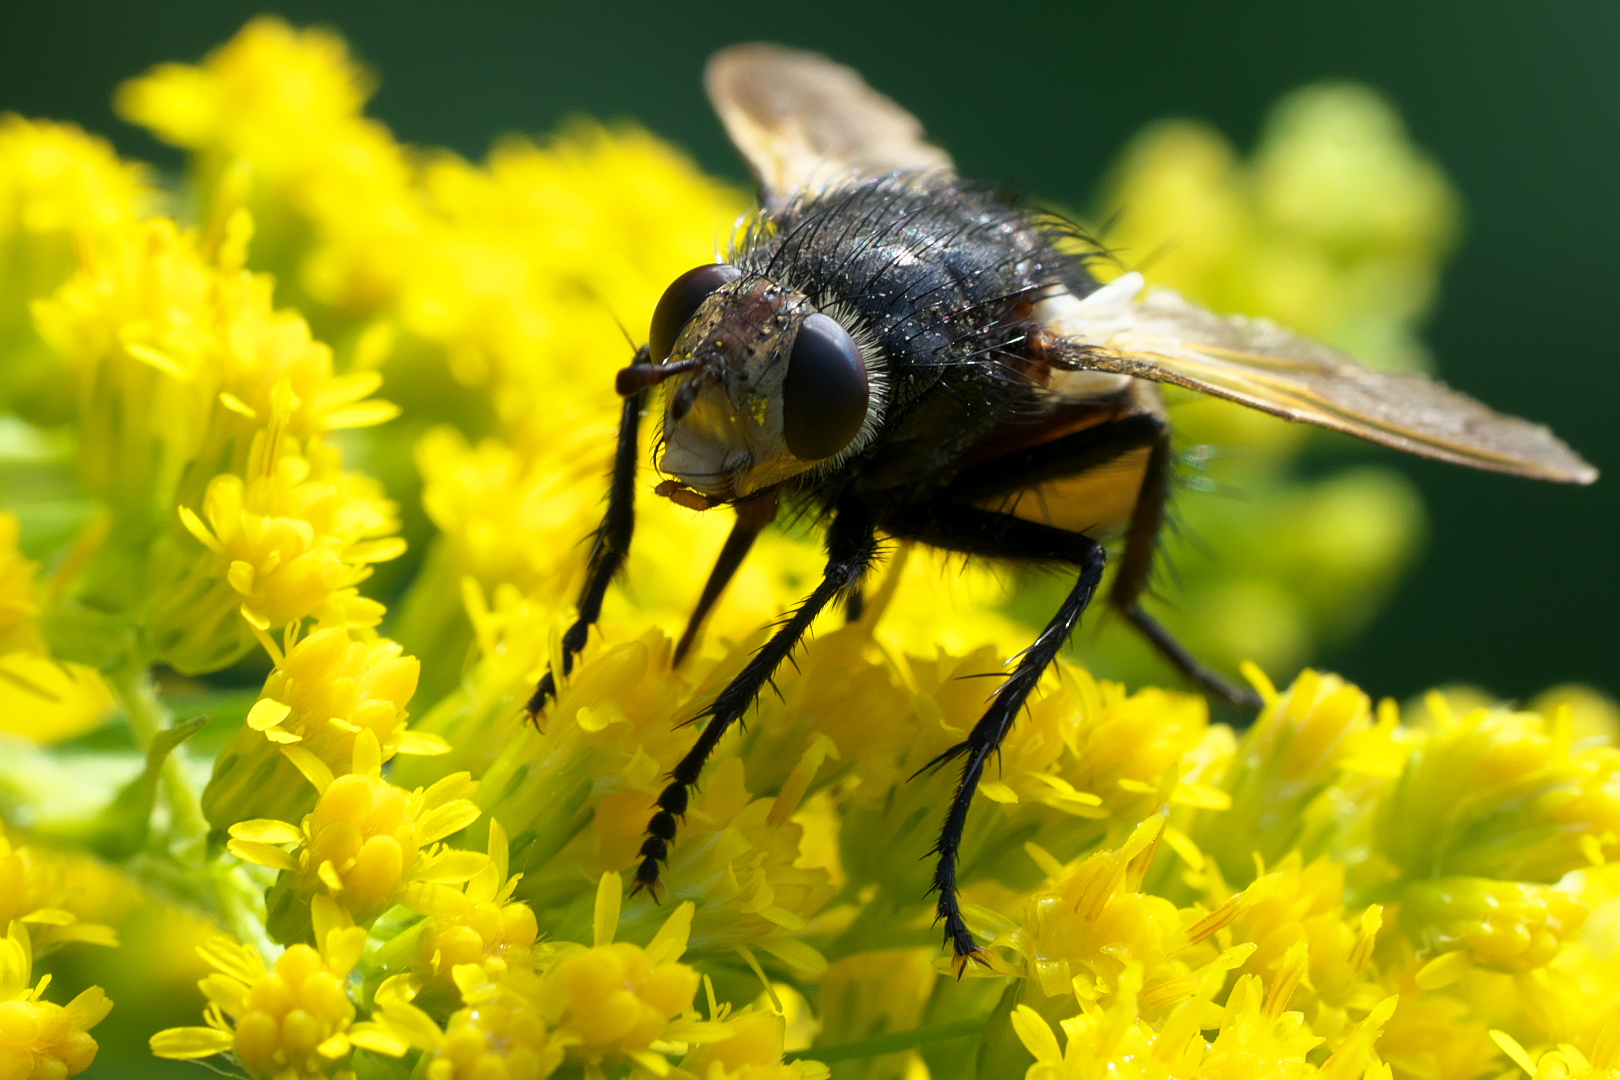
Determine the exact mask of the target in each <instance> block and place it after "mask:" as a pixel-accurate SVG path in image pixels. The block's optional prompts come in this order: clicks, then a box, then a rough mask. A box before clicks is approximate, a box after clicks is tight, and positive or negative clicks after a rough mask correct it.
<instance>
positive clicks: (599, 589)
mask: <svg viewBox="0 0 1620 1080" xmlns="http://www.w3.org/2000/svg"><path fill="white" fill-rule="evenodd" d="M646 360H647V347H646V346H645V345H643V346H642V347H641V351H640V352H638V353H637V354H636V361H637V363H645V362H646ZM646 401H647V391H646V390H644V389H643V390H639V391H637V392H635V393H632V394H628V395H626V396H625V399H624V408H623V410H622V411H621V412H620V413H619V444H618V448H617V449H616V450H615V452H614V455H613V480H612V483H611V484H610V485H609V487H608V499H607V512H606V513H605V514H604V515H603V516H602V527H601V528H599V529H597V530H596V537H595V538H594V540H593V541H592V543H591V559H590V563H589V564H588V566H587V568H586V571H585V587H584V589H582V590H581V591H580V594H579V618H577V619H575V620H574V625H572V626H570V627H569V628H568V631H567V632H566V633H565V634H563V639H562V673H563V674H564V675H568V674H569V673H570V672H572V671H573V670H574V658H575V657H576V656H578V655H579V653H580V650H581V649H583V648H585V642H586V640H587V639H589V637H590V633H591V627H592V626H593V625H595V623H596V620H597V619H598V618H600V617H601V614H602V599H603V597H605V596H606V595H607V590H608V585H609V584H611V583H612V581H613V578H614V575H616V574H617V573H618V572H619V569H620V568H621V567H622V566H624V559H625V556H626V555H628V554H629V553H630V538H631V536H632V535H634V533H635V531H636V506H635V501H636V433H637V431H638V430H639V429H640V427H641V410H642V408H643V406H644V405H645V404H646ZM556 698H557V673H556V672H554V671H547V672H546V673H545V675H543V676H542V677H541V679H540V684H539V685H538V686H536V687H535V688H534V696H532V697H530V698H529V704H528V706H527V711H528V714H529V716H530V718H531V719H532V718H533V717H535V716H536V715H538V714H539V713H540V711H541V710H542V709H544V708H545V707H546V702H547V701H555V700H556Z"/></svg>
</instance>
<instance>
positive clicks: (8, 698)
mask: <svg viewBox="0 0 1620 1080" xmlns="http://www.w3.org/2000/svg"><path fill="white" fill-rule="evenodd" d="M19 533H20V523H19V522H18V520H17V516H16V515H15V514H10V513H0V732H7V733H9V734H13V735H20V736H22V737H23V738H25V739H29V740H31V741H33V742H39V743H49V742H55V741H56V740H58V739H65V738H70V737H72V736H74V735H79V734H82V733H83V732H85V731H88V730H89V729H90V728H92V727H94V726H95V725H96V724H98V723H99V722H100V721H101V719H102V717H103V716H105V715H106V713H107V710H108V708H110V707H111V705H112V694H111V692H109V691H108V689H107V685H106V683H104V682H103V681H102V679H101V675H100V674H99V673H98V672H97V671H96V670H95V668H92V667H90V666H88V665H86V664H75V663H70V662H64V661H61V660H57V659H55V658H53V657H52V656H51V655H50V649H49V648H48V647H47V645H46V644H45V640H44V638H43V637H42V636H41V635H40V632H39V627H38V624H37V618H36V617H37V616H38V615H39V612H40V597H39V590H38V588H37V587H36V585H35V583H34V573H35V571H36V569H37V567H36V566H35V564H34V563H33V562H32V561H30V560H28V559H25V558H24V557H23V555H22V553H21V552H20V551H18V549H17V540H18V535H19ZM3 923H4V920H3V919H0V925H3Z"/></svg>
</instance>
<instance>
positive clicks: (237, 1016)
mask: <svg viewBox="0 0 1620 1080" xmlns="http://www.w3.org/2000/svg"><path fill="white" fill-rule="evenodd" d="M311 914H312V917H313V923H314V928H315V940H316V941H317V942H318V943H319V947H318V948H311V947H310V946H308V945H302V944H300V945H293V946H291V947H290V948H288V949H287V951H286V952H284V953H282V954H281V955H280V956H279V957H278V958H277V959H276V962H275V964H274V965H272V966H271V967H270V968H269V969H268V970H267V969H266V968H265V965H264V961H263V959H262V958H261V957H260V956H259V954H258V953H257V952H255V951H254V950H253V949H251V948H249V947H247V946H244V945H240V944H238V943H237V942H235V941H232V940H231V939H230V938H227V937H215V938H212V939H210V940H209V941H207V942H205V943H204V944H203V945H201V946H199V947H198V949H197V952H198V954H199V955H200V956H201V957H202V958H203V959H204V960H205V961H207V962H208V964H209V966H211V967H212V968H214V974H212V975H209V976H207V977H206V978H204V979H203V980H202V981H200V982H199V983H198V984H197V985H198V986H199V987H200V988H201V990H202V992H203V994H204V995H205V996H206V997H207V998H208V1006H207V1008H206V1010H205V1011H204V1013H203V1019H204V1020H205V1021H207V1025H208V1026H207V1027H182V1028H168V1029H167V1030H164V1031H160V1032H158V1033H157V1034H156V1035H154V1036H152V1040H151V1042H152V1053H154V1054H156V1055H157V1056H158V1057H163V1058H179V1059H181V1060H190V1059H196V1058H206V1057H212V1056H213V1055H215V1054H224V1053H230V1054H231V1055H232V1056H233V1057H235V1059H236V1060H237V1061H238V1062H240V1063H241V1064H242V1066H243V1067H244V1068H246V1069H247V1071H248V1074H249V1075H250V1076H254V1077H272V1076H274V1077H286V1078H298V1077H323V1076H326V1075H327V1069H328V1068H329V1067H330V1066H331V1065H332V1063H333V1062H335V1061H337V1060H338V1059H340V1058H343V1057H345V1056H347V1055H348V1053H349V1051H350V1049H351V1047H352V1046H357V1045H358V1046H365V1047H367V1048H368V1049H372V1050H377V1051H379V1052H381V1053H390V1052H393V1053H395V1054H396V1056H397V1054H398V1053H400V1052H403V1051H402V1049H399V1048H396V1046H395V1044H394V1043H393V1042H392V1041H391V1040H389V1039H387V1038H374V1037H368V1032H367V1029H366V1028H360V1029H358V1030H356V1029H355V1028H354V1027H353V1026H351V1025H352V1024H353V1021H354V1016H355V1009H354V1004H353V1003H352V1002H351V1001H350V1000H349V991H348V977H349V972H351V971H352V970H354V966H355V964H356V963H358V962H359V960H360V953H361V950H362V949H364V948H365V944H366V932H365V930H364V929H363V928H361V927H357V926H355V925H353V924H352V923H351V922H349V921H348V919H347V918H346V917H345V916H344V914H343V913H342V911H340V910H339V909H338V908H337V906H336V905H335V904H332V903H331V902H330V901H329V900H326V898H324V897H317V898H316V899H315V903H314V906H313V910H312V912H311Z"/></svg>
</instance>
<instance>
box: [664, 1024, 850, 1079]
mask: <svg viewBox="0 0 1620 1080" xmlns="http://www.w3.org/2000/svg"><path fill="white" fill-rule="evenodd" d="M726 1024H727V1026H728V1027H730V1029H731V1034H730V1035H729V1036H728V1037H726V1038H724V1039H718V1040H716V1041H715V1042H711V1043H704V1044H703V1045H701V1046H698V1047H697V1048H695V1049H694V1050H693V1051H692V1052H691V1053H690V1054H687V1055H686V1057H684V1058H682V1059H681V1068H682V1070H684V1071H685V1072H687V1073H690V1074H691V1075H692V1076H694V1077H696V1078H697V1080H826V1077H827V1076H829V1075H830V1070H829V1069H828V1068H827V1066H825V1065H823V1064H822V1063H821V1062H819V1061H810V1060H807V1059H804V1058H800V1059H799V1060H797V1061H794V1062H791V1063H784V1062H783V1061H782V1044H783V1035H784V1032H785V1030H786V1023H785V1022H784V1021H783V1019H782V1017H781V1016H779V1015H777V1014H776V1013H774V1012H769V1011H767V1010H764V1009H747V1010H744V1011H743V1012H740V1013H734V1014H732V1015H730V1016H728V1017H727V1018H726Z"/></svg>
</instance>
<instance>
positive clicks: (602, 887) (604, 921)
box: [591, 870, 624, 948]
mask: <svg viewBox="0 0 1620 1080" xmlns="http://www.w3.org/2000/svg"><path fill="white" fill-rule="evenodd" d="M623 902H624V884H623V882H622V881H621V880H620V878H619V875H618V874H615V873H614V872H612V871H611V870H610V871H608V872H606V873H604V874H603V875H602V877H601V878H600V880H598V881H597V883H596V912H595V915H594V916H593V917H592V919H591V932H592V935H593V940H594V942H595V944H596V946H597V947H598V948H600V947H601V946H603V945H611V944H613V935H614V933H615V932H616V931H617V930H618V928H619V906H620V905H621V904H622V903H623Z"/></svg>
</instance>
